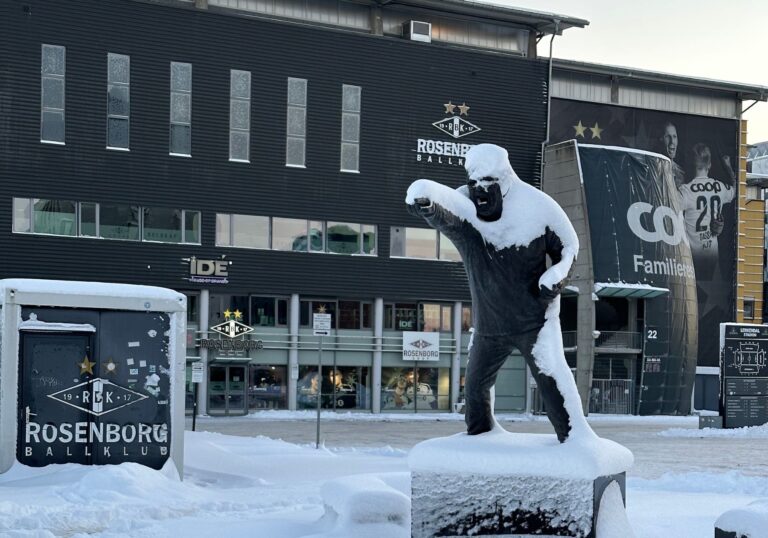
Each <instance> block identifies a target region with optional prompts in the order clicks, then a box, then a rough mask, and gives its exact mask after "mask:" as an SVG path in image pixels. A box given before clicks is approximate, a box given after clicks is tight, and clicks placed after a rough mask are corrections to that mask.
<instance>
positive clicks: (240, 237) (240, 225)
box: [232, 215, 269, 248]
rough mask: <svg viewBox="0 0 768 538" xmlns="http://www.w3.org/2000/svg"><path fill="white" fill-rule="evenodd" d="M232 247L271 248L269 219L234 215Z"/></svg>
mask: <svg viewBox="0 0 768 538" xmlns="http://www.w3.org/2000/svg"><path fill="white" fill-rule="evenodd" d="M232 246H235V247H249V248H269V217H260V216H256V215H232Z"/></svg>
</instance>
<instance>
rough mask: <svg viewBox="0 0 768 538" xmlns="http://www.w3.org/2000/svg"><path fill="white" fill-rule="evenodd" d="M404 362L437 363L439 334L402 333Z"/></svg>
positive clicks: (438, 357)
mask: <svg viewBox="0 0 768 538" xmlns="http://www.w3.org/2000/svg"><path fill="white" fill-rule="evenodd" d="M403 360H404V361H439V360H440V333H427V332H412V331H405V332H403Z"/></svg>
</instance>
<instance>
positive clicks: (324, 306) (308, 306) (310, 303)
mask: <svg viewBox="0 0 768 538" xmlns="http://www.w3.org/2000/svg"><path fill="white" fill-rule="evenodd" d="M312 314H330V315H331V328H335V327H336V301H334V300H328V301H326V300H323V299H312V300H302V301H301V302H300V303H299V324H300V325H301V326H302V327H311V326H312Z"/></svg>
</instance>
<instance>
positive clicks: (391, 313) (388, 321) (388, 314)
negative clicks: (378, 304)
mask: <svg viewBox="0 0 768 538" xmlns="http://www.w3.org/2000/svg"><path fill="white" fill-rule="evenodd" d="M384 328H385V329H394V328H395V305H393V304H392V303H385V304H384Z"/></svg>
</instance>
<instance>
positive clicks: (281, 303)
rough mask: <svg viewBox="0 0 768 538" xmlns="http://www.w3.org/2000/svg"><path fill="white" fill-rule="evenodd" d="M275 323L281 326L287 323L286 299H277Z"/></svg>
mask: <svg viewBox="0 0 768 538" xmlns="http://www.w3.org/2000/svg"><path fill="white" fill-rule="evenodd" d="M277 324H278V325H280V326H283V327H284V326H286V325H288V299H278V300H277Z"/></svg>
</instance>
